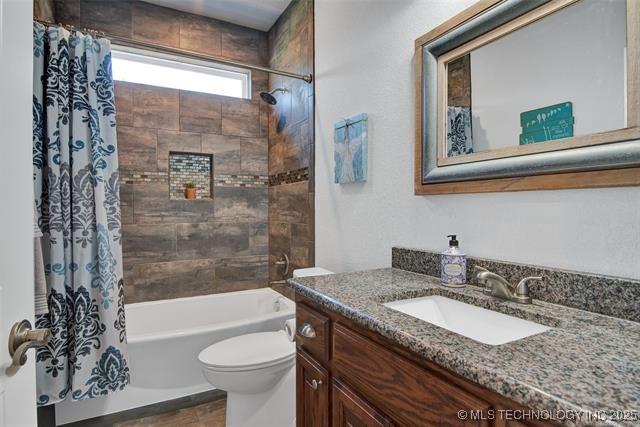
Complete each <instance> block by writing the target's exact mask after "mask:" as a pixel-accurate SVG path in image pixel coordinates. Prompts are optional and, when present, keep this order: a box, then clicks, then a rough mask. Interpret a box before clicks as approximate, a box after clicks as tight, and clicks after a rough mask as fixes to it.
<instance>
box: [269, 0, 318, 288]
mask: <svg viewBox="0 0 640 427" xmlns="http://www.w3.org/2000/svg"><path fill="white" fill-rule="evenodd" d="M269 57H270V61H269V65H270V66H271V67H273V68H279V69H284V70H288V71H292V72H296V73H300V74H309V73H313V0H293V1H292V2H291V4H290V5H289V7H288V8H287V10H286V11H285V12H284V13H283V14H282V16H281V17H280V18H279V19H278V21H277V22H276V23H275V24H274V26H273V27H272V28H271V30H270V31H269ZM269 87H270V88H271V89H273V88H277V87H281V88H285V89H287V92H286V93H278V94H277V95H275V96H276V98H277V99H278V104H277V105H275V106H273V107H271V111H270V114H269V175H270V186H269V258H270V266H271V269H270V273H269V274H270V278H271V279H272V280H279V279H282V270H280V269H279V268H277V267H276V266H275V265H274V262H275V261H276V260H277V259H278V258H279V257H280V256H281V254H282V253H286V254H287V256H288V257H289V259H290V260H291V270H293V269H295V268H300V267H308V266H312V265H313V263H314V247H313V245H314V238H313V234H314V231H313V227H314V207H313V199H314V196H313V182H314V181H313V142H314V134H313V97H314V89H313V84H308V83H306V82H304V81H302V80H296V79H291V78H286V77H281V76H276V75H271V76H270V79H269ZM291 270H290V272H289V276H290V275H291Z"/></svg>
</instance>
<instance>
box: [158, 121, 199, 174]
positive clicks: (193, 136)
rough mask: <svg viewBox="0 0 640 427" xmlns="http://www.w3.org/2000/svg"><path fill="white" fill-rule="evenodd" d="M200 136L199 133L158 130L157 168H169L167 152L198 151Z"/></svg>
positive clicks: (166, 169) (161, 169) (164, 169)
mask: <svg viewBox="0 0 640 427" xmlns="http://www.w3.org/2000/svg"><path fill="white" fill-rule="evenodd" d="M200 148H201V137H200V134H199V133H191V132H176V131H168V130H159V131H158V170H160V171H168V170H169V153H170V152H179V153H199V152H200Z"/></svg>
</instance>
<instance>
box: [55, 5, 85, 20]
mask: <svg viewBox="0 0 640 427" xmlns="http://www.w3.org/2000/svg"><path fill="white" fill-rule="evenodd" d="M54 5H55V18H56V19H55V22H62V23H63V24H68V25H77V24H79V23H80V0H64V1H61V0H57V1H54Z"/></svg>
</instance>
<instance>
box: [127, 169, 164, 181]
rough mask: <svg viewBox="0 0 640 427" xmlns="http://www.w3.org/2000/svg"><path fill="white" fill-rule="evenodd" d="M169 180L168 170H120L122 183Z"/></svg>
mask: <svg viewBox="0 0 640 427" xmlns="http://www.w3.org/2000/svg"><path fill="white" fill-rule="evenodd" d="M167 181H168V177H167V173H166V172H131V171H123V170H121V171H120V182H121V183H122V184H147V183H160V184H162V183H166V182H167Z"/></svg>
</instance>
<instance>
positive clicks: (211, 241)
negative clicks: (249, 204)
mask: <svg viewBox="0 0 640 427" xmlns="http://www.w3.org/2000/svg"><path fill="white" fill-rule="evenodd" d="M176 228H177V234H178V255H179V257H180V258H181V259H194V258H228V257H234V256H246V255H249V254H250V253H251V250H250V246H249V234H250V231H251V224H248V223H240V224H232V223H200V224H177V225H176Z"/></svg>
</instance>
